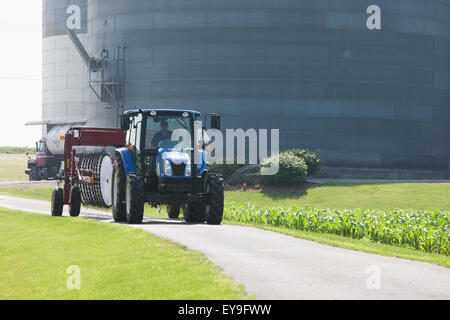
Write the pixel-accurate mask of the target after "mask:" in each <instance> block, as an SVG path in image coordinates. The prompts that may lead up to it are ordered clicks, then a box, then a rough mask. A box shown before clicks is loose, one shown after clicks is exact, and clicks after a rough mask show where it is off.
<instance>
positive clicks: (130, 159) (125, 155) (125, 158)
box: [116, 148, 136, 177]
mask: <svg viewBox="0 0 450 320" xmlns="http://www.w3.org/2000/svg"><path fill="white" fill-rule="evenodd" d="M116 156H117V157H118V158H120V159H121V160H122V163H123V167H124V169H125V176H126V177H128V174H130V173H136V162H135V161H134V155H133V153H132V151H130V150H128V148H120V149H117V150H116Z"/></svg>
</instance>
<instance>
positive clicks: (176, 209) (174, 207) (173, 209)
mask: <svg viewBox="0 0 450 320" xmlns="http://www.w3.org/2000/svg"><path fill="white" fill-rule="evenodd" d="M167 213H168V214H169V218H170V219H178V217H179V216H180V204H179V203H173V204H169V205H167Z"/></svg>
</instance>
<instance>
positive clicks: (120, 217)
mask: <svg viewBox="0 0 450 320" xmlns="http://www.w3.org/2000/svg"><path fill="white" fill-rule="evenodd" d="M125 184H126V178H125V170H124V168H123V164H122V160H121V159H120V158H119V159H116V161H115V162H114V166H113V174H112V188H111V193H112V194H111V200H112V214H113V218H114V221H115V222H125V221H127V212H126V207H125Z"/></svg>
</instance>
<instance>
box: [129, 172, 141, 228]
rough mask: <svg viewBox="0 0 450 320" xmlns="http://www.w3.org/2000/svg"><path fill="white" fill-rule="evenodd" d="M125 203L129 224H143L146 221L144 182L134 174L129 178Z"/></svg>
mask: <svg viewBox="0 0 450 320" xmlns="http://www.w3.org/2000/svg"><path fill="white" fill-rule="evenodd" d="M125 202H126V212H127V222H128V223H129V224H141V223H142V220H143V219H144V204H145V201H144V182H143V181H142V179H141V178H139V177H138V176H136V175H134V174H130V175H129V176H128V178H127V185H126V192H125Z"/></svg>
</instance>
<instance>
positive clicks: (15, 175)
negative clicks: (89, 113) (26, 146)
mask: <svg viewBox="0 0 450 320" xmlns="http://www.w3.org/2000/svg"><path fill="white" fill-rule="evenodd" d="M25 170H27V157H26V156H25V154H23V155H17V154H0V182H1V181H27V180H28V175H26V174H25Z"/></svg>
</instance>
